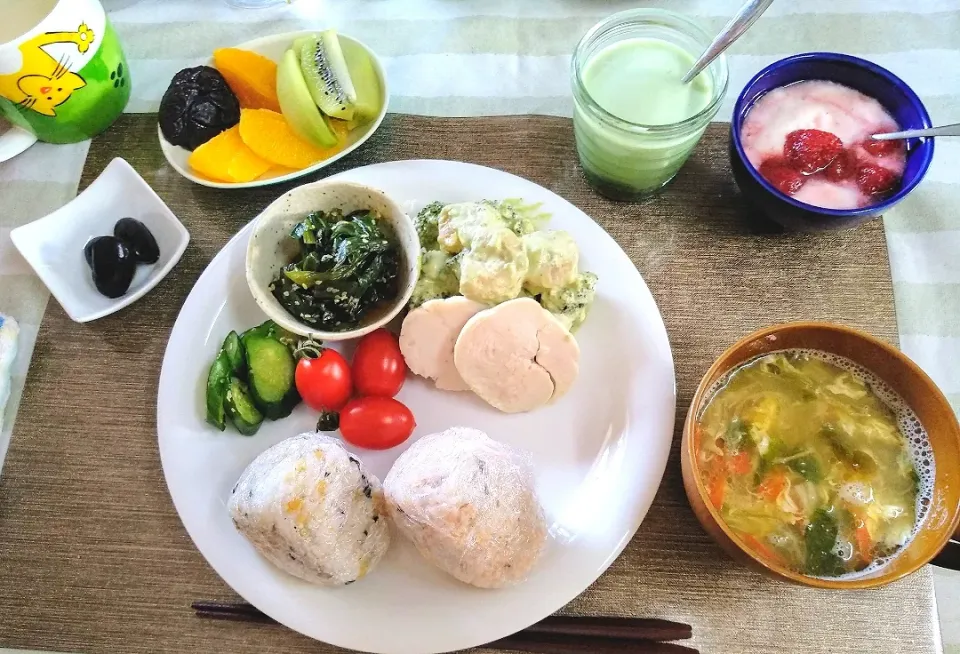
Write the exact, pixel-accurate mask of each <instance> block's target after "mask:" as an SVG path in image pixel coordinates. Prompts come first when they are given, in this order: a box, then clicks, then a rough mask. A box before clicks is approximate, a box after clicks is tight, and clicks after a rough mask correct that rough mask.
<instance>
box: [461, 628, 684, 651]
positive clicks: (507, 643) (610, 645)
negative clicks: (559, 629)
mask: <svg viewBox="0 0 960 654" xmlns="http://www.w3.org/2000/svg"><path fill="white" fill-rule="evenodd" d="M479 647H480V648H481V649H493V650H497V651H502V650H510V651H517V652H529V653H530V654H628V653H629V654H699V652H698V651H697V650H695V649H693V648H692V647H684V646H683V645H676V644H674V643H663V642H659V641H655V640H629V639H621V638H601V637H599V636H567V635H558V636H548V635H546V634H525V633H524V632H520V633H519V634H514V635H513V636H508V637H507V638H503V639H501V640H496V641H494V642H492V643H487V644H486V645H480V646H479Z"/></svg>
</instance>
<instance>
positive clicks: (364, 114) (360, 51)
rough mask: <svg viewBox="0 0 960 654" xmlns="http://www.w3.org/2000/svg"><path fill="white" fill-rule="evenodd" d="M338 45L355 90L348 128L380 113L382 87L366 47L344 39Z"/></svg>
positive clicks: (362, 123) (372, 118)
mask: <svg viewBox="0 0 960 654" xmlns="http://www.w3.org/2000/svg"><path fill="white" fill-rule="evenodd" d="M340 45H341V47H342V48H343V58H344V60H345V61H346V62H347V69H348V70H349V71H350V79H351V80H352V81H353V86H354V88H355V89H356V91H357V100H356V102H355V103H354V114H353V120H351V121H350V128H351V129H353V128H354V127H359V126H360V125H365V124H367V123H369V122H370V121H372V120H374V119H375V118H376V117H377V116H378V115H379V114H380V110H381V108H382V107H383V89H382V88H381V87H380V77H379V75H377V71H376V69H375V68H374V66H373V61H372V60H371V59H370V55H369V54H368V53H367V51H366V49H365V48H364V47H363V46H362V45H359V44H358V43H356V42H353V41H346V40H344V41H342V42H341V43H340Z"/></svg>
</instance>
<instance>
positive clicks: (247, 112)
mask: <svg viewBox="0 0 960 654" xmlns="http://www.w3.org/2000/svg"><path fill="white" fill-rule="evenodd" d="M339 122H342V121H339ZM336 129H337V130H338V134H339V133H340V132H339V129H341V128H336ZM240 137H241V138H242V139H243V142H244V143H246V144H247V146H248V147H249V148H250V149H251V150H253V151H254V152H255V153H256V154H257V155H258V156H260V157H262V158H263V159H266V160H267V161H270V162H272V163H274V164H276V165H278V166H283V167H284V168H293V169H295V170H302V169H304V168H307V167H308V166H312V165H313V164H315V163H317V162H318V161H323V160H324V159H327V158H329V157H331V156H332V155H334V154H336V153H337V152H339V151H340V150H342V149H343V147H344V145H345V144H346V139H345V138H343V137H341V141H340V143H338V144H337V145H336V146H334V147H332V148H318V147H316V146H314V145H313V144H312V143H308V142H307V141H305V140H303V139H302V138H300V137H299V136H297V134H296V133H295V132H294V131H293V129H292V128H291V127H290V124H289V123H287V120H286V119H285V118H284V117H283V115H282V114H279V113H277V112H276V111H270V110H268V109H241V110H240Z"/></svg>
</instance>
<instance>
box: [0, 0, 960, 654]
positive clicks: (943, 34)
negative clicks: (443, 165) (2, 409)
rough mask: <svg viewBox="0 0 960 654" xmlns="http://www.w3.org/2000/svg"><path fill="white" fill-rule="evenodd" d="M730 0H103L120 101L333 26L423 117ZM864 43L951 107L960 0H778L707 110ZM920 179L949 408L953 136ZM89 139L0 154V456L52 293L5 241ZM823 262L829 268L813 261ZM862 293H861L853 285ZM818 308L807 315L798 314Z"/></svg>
mask: <svg viewBox="0 0 960 654" xmlns="http://www.w3.org/2000/svg"><path fill="white" fill-rule="evenodd" d="M741 2H742V0H689V1H684V0H674V1H671V0H660V1H658V2H649V1H648V2H627V1H624V0H534V1H531V0H295V1H294V2H293V3H292V4H289V5H282V6H278V7H272V8H268V9H262V10H239V9H232V8H230V7H228V6H227V5H226V3H225V2H224V0H103V3H104V5H105V6H106V8H107V11H108V14H109V16H110V18H111V20H112V21H113V23H114V25H115V27H116V29H117V32H118V33H119V35H120V38H121V41H122V42H123V45H124V48H125V50H126V53H127V57H128V59H129V63H130V69H131V79H132V82H133V96H132V99H131V101H130V105H129V107H128V111H130V112H152V111H155V110H156V109H157V106H158V103H159V99H160V96H161V95H162V93H163V91H164V89H165V88H166V86H167V84H168V82H169V80H170V78H171V77H172V76H173V74H174V73H175V72H176V71H178V70H180V69H181V68H183V67H185V66H189V65H196V64H197V63H199V62H201V61H203V60H204V59H206V58H207V57H208V56H209V55H210V52H211V50H212V49H213V48H215V47H219V46H227V45H234V44H237V43H240V42H243V41H246V40H249V39H253V38H256V37H259V36H264V35H269V34H274V33H279V32H285V31H292V30H299V29H311V28H322V27H328V26H329V27H335V28H337V29H339V30H340V31H342V32H344V33H347V34H350V35H352V36H355V37H357V38H360V39H361V40H363V41H364V42H366V43H368V44H369V45H371V46H372V47H373V49H374V50H376V51H377V53H378V54H379V55H381V56H382V58H383V61H384V64H385V66H386V70H387V75H388V77H389V80H390V85H391V89H392V93H393V99H392V102H391V106H390V108H391V110H392V111H395V112H406V113H418V114H428V115H491V114H520V113H542V114H554V115H563V116H566V115H569V114H570V113H571V99H570V88H569V73H568V70H569V64H570V54H571V52H572V51H573V48H574V46H575V45H576V42H577V40H578V39H579V38H580V36H581V35H582V34H583V33H584V32H585V31H586V30H587V29H588V28H589V27H590V26H591V25H592V24H593V23H595V22H596V21H597V20H598V19H600V18H602V17H604V16H606V15H608V14H610V13H613V12H615V11H619V10H621V9H627V8H632V7H636V6H638V5H642V6H659V7H664V8H669V9H673V10H676V11H681V12H684V13H687V14H690V15H693V16H696V17H698V18H699V19H700V20H701V21H702V22H703V23H704V24H705V25H706V26H707V27H708V28H709V29H712V30H718V29H719V28H720V27H721V26H722V25H723V24H724V22H725V21H726V19H727V18H728V17H729V16H730V15H731V14H732V13H733V12H734V11H736V9H737V8H738V6H739V5H740V4H741ZM812 50H831V51H841V52H848V53H851V54H856V55H859V56H863V57H867V58H869V59H871V60H873V61H875V62H877V63H879V64H880V65H882V66H885V67H887V68H889V69H890V70H892V71H893V72H894V73H896V74H897V75H899V76H900V77H902V78H903V79H904V80H906V82H907V83H909V84H910V85H911V86H912V87H913V88H914V90H916V92H917V93H918V94H919V95H920V96H921V97H922V98H923V100H924V101H925V103H926V105H927V107H928V109H929V110H930V113H931V115H932V117H933V120H934V122H935V123H952V122H958V121H960V0H916V1H914V2H904V0H803V2H793V1H790V0H781V2H779V3H774V5H773V6H772V7H771V8H770V9H769V10H768V11H767V13H766V15H765V16H764V17H763V18H762V19H761V20H760V22H759V23H757V25H756V26H755V27H754V28H753V29H752V30H751V31H750V32H749V33H748V34H747V35H746V36H744V37H743V38H742V39H741V41H739V42H738V43H737V44H736V45H735V46H734V47H733V48H732V49H731V51H730V52H729V55H728V56H729V60H730V92H729V95H728V98H727V100H726V102H725V103H724V106H723V108H722V109H721V110H720V112H719V114H718V115H717V120H720V121H726V120H729V116H730V111H731V107H732V105H733V99H734V98H735V97H736V94H737V93H738V92H739V90H740V89H741V88H742V87H743V85H744V84H745V83H746V81H747V80H748V79H749V78H750V77H751V76H752V75H753V74H754V73H756V72H757V71H758V70H759V69H760V68H761V67H763V66H765V65H766V64H768V63H770V62H772V61H774V60H776V59H778V58H780V57H783V56H786V55H790V54H794V53H797V52H803V51H812ZM936 150H937V154H936V158H935V161H934V164H933V166H932V168H931V170H930V173H929V175H928V177H927V179H926V181H925V182H924V184H923V185H922V186H921V187H920V188H919V189H918V190H917V191H916V192H915V193H913V194H912V195H911V196H910V198H908V199H907V200H906V201H905V202H903V203H902V204H901V205H900V206H899V207H897V209H896V210H895V211H893V212H891V213H890V214H889V215H888V216H886V218H885V221H884V224H885V228H886V234H887V243H888V247H889V253H890V266H891V270H892V275H893V280H894V283H895V292H896V303H897V317H898V323H899V328H900V343H901V347H902V348H903V350H904V351H905V352H907V354H909V355H910V356H911V357H913V358H914V359H915V360H916V361H917V362H918V363H919V364H920V365H921V366H923V367H924V368H925V369H926V370H927V372H929V373H930V374H931V375H932V376H933V378H934V379H935V380H936V381H937V382H938V383H939V384H940V386H941V388H942V389H943V390H944V392H946V393H947V394H948V396H949V397H950V399H951V401H952V402H953V404H954V406H955V407H957V408H958V409H960V366H958V365H957V362H958V361H960V256H958V254H960V211H958V209H957V208H958V207H960V172H958V171H960V139H955V140H954V141H953V142H951V141H950V140H947V139H943V140H941V141H940V142H939V143H937V146H936ZM86 152H87V144H78V145H72V146H50V145H43V144H41V145H37V146H34V147H33V148H31V149H30V150H29V151H28V152H26V153H25V154H23V155H21V156H20V157H18V158H16V159H14V160H13V161H10V162H7V163H5V164H0V312H3V313H8V314H11V315H13V316H14V317H16V318H17V319H18V320H19V321H20V324H21V328H22V332H21V339H22V340H21V349H20V351H21V354H20V356H19V359H18V361H17V364H16V366H15V369H14V384H13V397H12V398H11V403H10V406H9V410H8V411H7V412H6V413H7V415H6V419H5V424H3V425H0V462H2V459H3V455H4V453H5V451H6V449H7V445H8V443H9V438H10V433H11V430H12V426H13V420H14V418H15V415H16V406H17V401H18V399H19V395H20V390H21V389H22V386H23V383H24V381H25V375H26V371H27V367H28V364H29V359H30V353H31V351H32V346H33V340H34V338H35V336H36V332H37V328H38V326H39V324H40V320H41V318H42V316H43V312H44V309H45V307H46V302H47V299H48V293H47V291H46V289H45V288H44V287H43V285H42V284H41V283H40V281H39V280H38V279H37V278H36V277H35V276H33V275H32V274H31V272H30V270H29V268H28V266H27V265H26V263H25V262H24V261H23V260H22V259H21V258H20V257H19V255H18V254H17V253H16V251H15V250H14V249H13V246H12V244H11V243H10V239H9V232H10V230H11V229H12V228H14V227H17V226H19V225H22V224H24V223H27V222H30V221H32V220H35V219H36V218H39V217H41V216H43V215H45V214H46V213H48V212H50V211H52V210H54V209H56V208H58V207H60V206H61V205H63V204H64V203H65V202H67V201H68V200H69V199H70V198H72V197H73V196H74V195H75V194H76V190H77V183H78V181H79V177H80V171H81V169H82V166H83V161H84V157H85V155H86ZM823 274H825V275H828V274H830V271H829V270H824V271H823ZM864 301H865V302H869V301H870V300H869V298H864ZM810 317H811V318H816V316H810ZM937 581H938V597H939V598H940V611H941V622H942V624H943V626H944V636H945V643H946V651H947V652H951V653H953V654H960V577H958V576H957V575H952V576H950V575H948V574H946V573H938V578H937Z"/></svg>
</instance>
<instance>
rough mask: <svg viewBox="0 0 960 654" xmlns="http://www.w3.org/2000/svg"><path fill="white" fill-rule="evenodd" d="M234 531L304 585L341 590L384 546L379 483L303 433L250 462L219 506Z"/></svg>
mask: <svg viewBox="0 0 960 654" xmlns="http://www.w3.org/2000/svg"><path fill="white" fill-rule="evenodd" d="M227 508H228V510H229V511H230V516H231V517H232V518H233V523H234V524H235V525H236V527H237V529H238V530H239V531H240V533H241V534H242V535H243V536H245V537H246V538H247V540H249V541H250V542H251V543H252V544H253V546H254V547H255V548H256V549H257V551H258V552H260V554H262V555H263V556H264V557H265V558H266V559H267V560H268V561H270V562H271V563H273V564H274V565H275V566H277V567H278V568H280V569H281V570H283V571H285V572H288V573H290V574H292V575H294V576H295V577H299V578H300V579H303V580H305V581H309V582H312V583H315V584H320V585H323V586H344V585H346V584H351V583H353V582H354V581H357V580H358V579H362V578H363V577H364V576H365V575H366V574H367V573H369V572H370V571H371V570H373V569H374V567H376V565H377V563H378V562H379V561H380V559H381V558H382V557H383V555H384V554H385V553H386V551H387V547H388V546H389V545H390V532H389V528H388V527H387V521H386V519H385V506H384V501H383V491H382V489H381V486H380V481H379V480H378V479H377V478H376V477H374V476H373V475H371V474H369V473H367V472H366V471H365V470H364V468H363V464H361V463H360V460H359V459H357V458H356V457H354V456H352V455H351V454H349V453H348V452H347V451H346V450H345V449H343V446H342V445H341V444H340V442H339V441H337V440H335V439H333V438H330V437H329V436H324V435H322V434H318V433H305V434H300V435H299V436H294V437H292V438H288V439H286V440H284V441H281V442H279V443H277V444H276V445H274V446H273V447H271V448H270V449H268V450H266V451H265V452H263V453H262V454H260V456H258V457H257V458H256V459H254V461H253V463H251V464H250V465H249V466H248V467H247V469H246V470H244V472H243V474H242V475H241V476H240V480H239V481H238V482H237V485H236V486H234V488H233V492H232V493H231V494H230V500H229V501H228V503H227Z"/></svg>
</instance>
